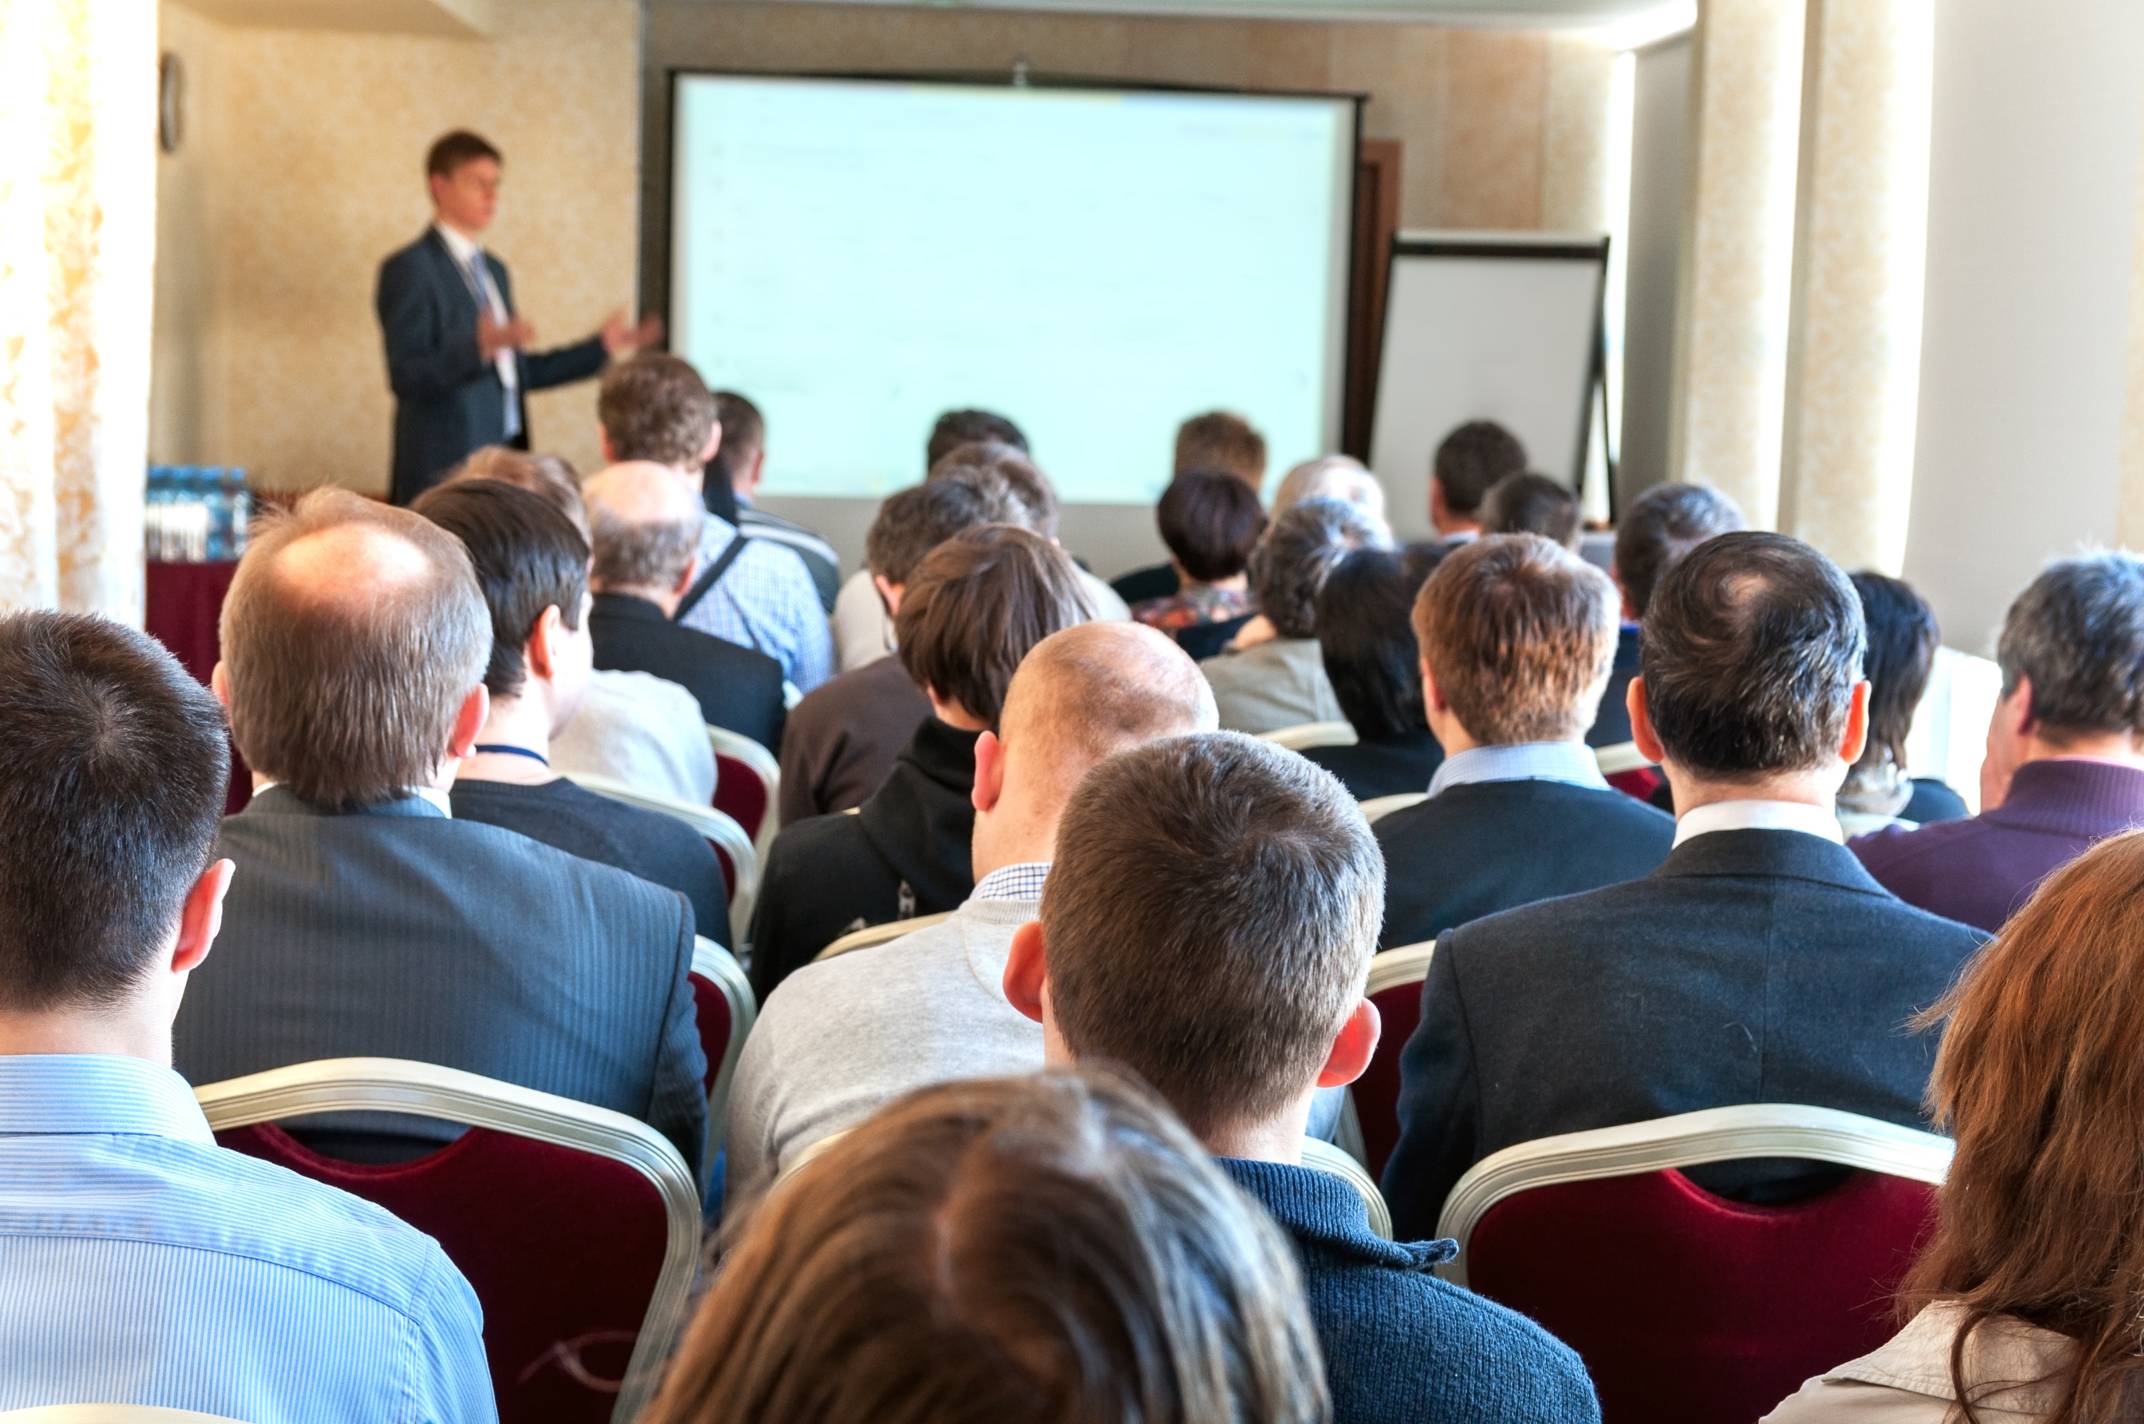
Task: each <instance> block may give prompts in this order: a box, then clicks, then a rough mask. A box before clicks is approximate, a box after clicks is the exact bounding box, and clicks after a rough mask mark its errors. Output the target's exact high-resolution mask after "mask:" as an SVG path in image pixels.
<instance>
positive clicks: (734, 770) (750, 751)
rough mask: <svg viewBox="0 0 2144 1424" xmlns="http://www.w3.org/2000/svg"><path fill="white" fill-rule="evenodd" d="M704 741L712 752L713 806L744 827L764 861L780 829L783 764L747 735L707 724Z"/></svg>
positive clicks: (761, 859)
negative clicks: (713, 760)
mask: <svg viewBox="0 0 2144 1424" xmlns="http://www.w3.org/2000/svg"><path fill="white" fill-rule="evenodd" d="M707 744H708V746H709V747H711V748H713V749H714V753H715V809H716V810H717V811H720V812H722V813H723V814H724V815H726V816H728V817H729V818H730V819H731V820H733V821H735V822H736V823H737V824H738V825H740V826H742V827H744V833H745V834H746V835H748V836H750V837H751V838H752V849H753V850H755V851H757V852H758V853H759V859H760V863H761V864H765V863H766V859H767V851H768V850H769V849H770V848H771V847H772V846H773V845H774V833H775V832H776V831H778V830H780V829H781V811H780V807H781V804H782V766H781V763H780V762H778V761H776V760H775V759H774V753H772V752H770V751H768V750H767V749H766V748H765V747H763V746H761V745H760V744H759V743H757V742H755V741H753V740H752V739H751V738H750V737H747V736H744V735H743V734H741V733H738V732H733V731H731V730H730V729H729V728H727V727H717V726H713V725H710V726H709V727H708V729H707Z"/></svg>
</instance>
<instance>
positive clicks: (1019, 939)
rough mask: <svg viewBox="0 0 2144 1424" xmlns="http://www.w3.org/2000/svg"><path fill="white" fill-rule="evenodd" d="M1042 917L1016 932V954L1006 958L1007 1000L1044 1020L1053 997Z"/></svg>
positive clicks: (1032, 1017)
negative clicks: (1050, 990) (1050, 987)
mask: <svg viewBox="0 0 2144 1424" xmlns="http://www.w3.org/2000/svg"><path fill="white" fill-rule="evenodd" d="M1045 949H1046V942H1045V939H1044V935H1043V931H1042V922H1041V921H1040V920H1029V921H1028V922H1027V923H1026V924H1024V925H1022V926H1020V928H1018V929H1016V930H1014V931H1013V932H1012V953H1011V954H1009V955H1007V956H1006V957H1005V983H1004V987H1005V1002H1006V1003H1008V1004H1011V1005H1012V1006H1013V1007H1014V1008H1016V1009H1018V1010H1019V1011H1020V1012H1021V1013H1022V1014H1024V1015H1025V1016H1026V1017H1028V1018H1031V1019H1033V1020H1034V1021H1035V1022H1036V1023H1038V1024H1039V1023H1041V1022H1042V1020H1043V1014H1044V1013H1045V1012H1046V1011H1047V1007H1048V996H1049V979H1050V975H1049V958H1048V955H1047V954H1046V953H1045Z"/></svg>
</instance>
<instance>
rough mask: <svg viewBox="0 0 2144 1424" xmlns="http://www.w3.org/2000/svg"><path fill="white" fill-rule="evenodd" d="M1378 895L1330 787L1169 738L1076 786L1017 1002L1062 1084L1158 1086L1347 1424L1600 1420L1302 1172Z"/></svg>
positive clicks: (1506, 1331) (1581, 1393)
mask: <svg viewBox="0 0 2144 1424" xmlns="http://www.w3.org/2000/svg"><path fill="white" fill-rule="evenodd" d="M1384 884H1385V869H1384V866H1383V865H1382V864H1381V863H1380V862H1379V860H1378V855H1377V846H1376V843H1375V842H1374V841H1373V840H1372V839H1371V838H1370V829H1369V827H1368V826H1367V825H1365V824H1364V823H1363V818H1362V813H1361V812H1360V811H1359V810H1357V809H1356V807H1355V806H1354V804H1353V803H1352V801H1351V800H1350V798H1349V797H1348V796H1347V794H1346V792H1345V791H1344V790H1343V789H1342V788H1341V787H1340V786H1339V784H1338V783H1336V782H1335V781H1333V779H1332V778H1331V777H1329V776H1327V775H1326V774H1324V773H1323V772H1321V771H1319V770H1317V769H1316V768H1314V767H1312V766H1310V765H1308V764H1307V763H1305V762H1304V761H1302V760H1301V759H1300V758H1298V757H1295V756H1293V755H1291V754H1289V753H1288V752H1286V751H1283V750H1281V749H1280V748H1278V747H1275V746H1271V745H1269V744H1266V743H1262V742H1258V741H1254V740H1252V739H1251V738H1248V737H1242V736H1234V735H1230V734H1228V733H1218V734H1215V733H1208V734H1205V735H1199V736H1180V737H1174V738H1171V739H1169V740H1166V741H1162V742H1158V743H1155V744H1153V745H1149V746H1145V747H1141V748H1138V749H1136V750H1131V751H1127V752H1124V753H1123V754H1122V755H1119V756H1116V757H1113V758H1111V759H1110V760H1108V761H1106V762H1104V763H1102V765H1100V766H1099V767H1097V768H1095V770H1094V771H1093V772H1092V773H1090V774H1089V775H1088V776H1087V778H1086V779H1085V780H1084V781H1083V782H1082V783H1081V784H1080V787H1079V790H1078V792H1077V793H1076V794H1074V795H1073V797H1072V799H1071V804H1070V805H1069V806H1068V807H1067V808H1066V809H1065V811H1064V813H1063V816H1062V819H1061V821H1060V823H1059V825H1058V830H1057V840H1056V851H1055V858H1054V860H1053V862H1052V864H1051V867H1050V876H1049V880H1048V881H1047V883H1046V884H1045V885H1044V886H1043V888H1042V904H1041V907H1040V919H1039V922H1030V923H1028V924H1025V925H1022V926H1021V927H1020V929H1019V930H1018V932H1017V933H1016V934H1015V935H1014V936H1013V941H1012V947H1011V950H1010V954H1009V957H1008V959H1007V962H1006V966H1005V972H1004V990H1005V996H1006V998H1007V999H1008V1000H1010V1001H1011V1003H1012V1005H1013V1006H1014V1007H1015V1008H1017V1009H1018V1010H1020V1012H1022V1013H1023V1014H1025V1015H1027V1016H1028V1017H1029V1018H1032V1019H1034V1020H1036V1021H1038V1022H1039V1023H1041V1024H1042V1025H1043V1039H1044V1042H1045V1044H1046V1045H1047V1052H1048V1061H1049V1062H1050V1063H1051V1064H1052V1065H1059V1064H1068V1063H1082V1062H1090V1061H1091V1062H1097V1063H1099V1062H1108V1063H1114V1064H1118V1065H1121V1066H1123V1067H1124V1068H1127V1069H1129V1070H1130V1071H1131V1072H1132V1073H1133V1074H1135V1075H1136V1076H1137V1077H1139V1078H1140V1079H1141V1080H1143V1081H1145V1082H1146V1083H1148V1084H1149V1085H1151V1086H1152V1087H1153V1088H1154V1089H1155V1091H1156V1092H1158V1093H1159V1094H1160V1095H1161V1096H1162V1097H1163V1098H1164V1099H1165V1100H1167V1102H1168V1103H1169V1105H1170V1106H1171V1107H1172V1108H1174V1109H1175V1110H1176V1112H1177V1115H1178V1116H1180V1117H1181V1118H1182V1119H1183V1120H1184V1125H1185V1126H1187V1127H1189V1128H1190V1129H1191V1130H1192V1131H1193V1132H1194V1133H1196V1134H1197V1135H1198V1136H1199V1138H1200V1140H1201V1141H1202V1142H1203V1143H1204V1144H1205V1145H1206V1147H1207V1148H1208V1150H1210V1151H1211V1152H1213V1153H1214V1154H1215V1155H1216V1156H1217V1157H1219V1158H1220V1159H1221V1166H1222V1168H1223V1169H1224V1170H1226V1171H1227V1173H1228V1174H1229V1176H1230V1177H1231V1178H1232V1179H1233V1180H1234V1181H1235V1182H1236V1184H1237V1185H1238V1186H1240V1187H1242V1188H1243V1189H1244V1191H1246V1192H1248V1193H1249V1194H1250V1195H1251V1196H1252V1197H1254V1198H1256V1199H1257V1200H1258V1201H1259V1202H1260V1203H1261V1204H1262V1205H1263V1206H1265V1208H1266V1209H1267V1211H1269V1212H1270V1213H1271V1214H1272V1216H1273V1219H1274V1220H1275V1221H1276V1222H1278V1223H1279V1225H1280V1227H1281V1229H1282V1230H1283V1231H1285V1232H1286V1233H1287V1234H1288V1236H1289V1237H1290V1239H1291V1241H1292V1243H1293V1244H1294V1246H1295V1248H1296V1252H1297V1257H1298V1260H1299V1262H1300V1263H1301V1265H1302V1268H1303V1285H1304V1294H1305V1298H1306V1300H1307V1302H1308V1304H1309V1306H1310V1312H1311V1318H1312V1320H1313V1321H1314V1322H1315V1324H1316V1325H1317V1329H1318V1336H1319V1341H1320V1343H1321V1344H1322V1345H1323V1347H1324V1351H1325V1360H1326V1380H1327V1383H1328V1385H1329V1386H1330V1388H1331V1390H1332V1405H1333V1412H1332V1417H1333V1420H1334V1421H1335V1424H1392V1421H1399V1420H1436V1421H1439V1424H1492V1421H1505V1420H1517V1419H1525V1420H1531V1421H1540V1424H1593V1421H1597V1420H1598V1419H1599V1418H1600V1408H1599V1406H1598V1404H1597V1403H1596V1402H1595V1400H1594V1397H1593V1389H1592V1386H1591V1385H1590V1383H1588V1381H1587V1379H1586V1371H1585V1367H1584V1365H1582V1364H1580V1363H1579V1360H1578V1357H1577V1356H1575V1355H1573V1354H1572V1353H1571V1352H1570V1350H1568V1349H1566V1348H1565V1347H1563V1346H1562V1345H1560V1344H1558V1343H1557V1342H1556V1341H1555V1340H1554V1339H1552V1338H1551V1337H1550V1336H1549V1335H1548V1334H1547V1333H1546V1332H1544V1331H1543V1330H1542V1329H1541V1328H1540V1327H1539V1326H1537V1325H1535V1324H1534V1323H1533V1322H1531V1321H1529V1320H1527V1319H1526V1318H1525V1317H1523V1316H1520V1315H1517V1314H1515V1313H1513V1312H1511V1311H1508V1310H1505V1309H1504V1308H1503V1307H1501V1306H1497V1305H1493V1304H1491V1303H1490V1302H1488V1301H1486V1300H1483V1299H1482V1298H1480V1297H1479V1296H1476V1295H1473V1294H1471V1293H1470V1292H1468V1291H1465V1290H1461V1289H1459V1288H1458V1287H1456V1286H1451V1285H1447V1284H1445V1283H1444V1282H1442V1281H1439V1280H1437V1279H1436V1278H1435V1277H1434V1276H1432V1275H1431V1274H1430V1273H1429V1271H1428V1269H1427V1267H1428V1265H1429V1264H1430V1263H1432V1262H1434V1261H1437V1260H1441V1259H1445V1258H1447V1257H1449V1255H1450V1254H1451V1243H1450V1242H1435V1243H1432V1242H1429V1241H1414V1242H1407V1241H1405V1240H1404V1238H1403V1240H1402V1241H1401V1242H1392V1241H1386V1240H1384V1239H1382V1238H1380V1237H1378V1236H1377V1235H1375V1234H1373V1232H1372V1231H1371V1229H1370V1227H1369V1224H1368V1221H1367V1219H1366V1216H1365V1213H1364V1209H1363V1205H1362V1201H1361V1199H1360V1198H1359V1197H1357V1196H1356V1195H1355V1193H1354V1192H1353V1191H1352V1190H1351V1189H1350V1188H1349V1187H1348V1186H1347V1185H1346V1184H1345V1183H1343V1182H1340V1181H1338V1180H1336V1179H1335V1178H1333V1177H1331V1176H1328V1175H1327V1174H1325V1173H1323V1172H1319V1171H1316V1170H1314V1169H1311V1168H1307V1167H1305V1166H1303V1165H1302V1150H1303V1138H1304V1135H1305V1127H1306V1125H1307V1124H1308V1122H1309V1119H1310V1115H1311V1105H1312V1100H1313V1098H1314V1097H1315V1095H1316V1093H1317V1091H1318V1090H1319V1089H1320V1088H1326V1087H1332V1086H1336V1085H1339V1084H1344V1083H1347V1082H1350V1081H1352V1080H1353V1079H1355V1078H1356V1077H1358V1076H1359V1075H1360V1074H1361V1073H1362V1071H1363V1069H1364V1068H1365V1067H1367V1066H1368V1064H1369V1062H1370V1057H1371V1054H1372V1053H1373V1052H1374V1051H1375V1049H1376V1047H1377V1037H1378V1019H1377V1009H1376V1006H1375V1005H1373V1004H1371V1003H1370V1002H1369V1000H1367V999H1366V998H1364V997H1363V978H1364V975H1365V974H1366V973H1367V972H1368V970H1369V964H1370V956H1371V954H1372V952H1373V951H1374V950H1375V949H1376V945H1377V918H1378V909H1379V903H1380V901H1381V900H1382V898H1383V891H1384ZM747 1051H749V1050H747Z"/></svg>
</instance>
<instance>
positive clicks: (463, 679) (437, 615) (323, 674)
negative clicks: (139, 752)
mask: <svg viewBox="0 0 2144 1424" xmlns="http://www.w3.org/2000/svg"><path fill="white" fill-rule="evenodd" d="M256 530H257V532H256V533H255V534H254V535H253V537H252V540H251V542H250V543H249V544H248V545H247V547H246V552H245V556H244V557H243V558H241V559H240V560H239V561H238V574H237V576H236V577H235V578H233V579H232V581H231V591H230V593H229V594H228V595H227V596H226V597H225V599H224V601H223V617H222V621H221V623H220V625H219V631H220V636H221V639H222V643H223V671H224V679H225V682H226V684H227V691H228V695H229V698H230V709H231V737H232V740H234V741H236V742H237V743H238V750H239V753H240V755H242V756H244V757H245V759H246V763H247V765H249V766H250V767H252V769H253V770H254V771H255V772H256V773H257V774H259V775H262V776H265V777H268V778H270V779H271V780H274V781H277V782H280V783H281V784H282V785H284V786H285V787H287V788H289V790H290V791H291V792H292V793H293V794H294V795H296V796H297V797H298V798H299V799H301V800H303V801H305V802H307V803H308V804H310V805H312V806H315V807H317V808H319V809H321V810H325V811H347V810H353V809H356V808H358V807H362V806H369V805H375V804H377V803H379V802H382V801H390V800H393V799H394V798H396V797H398V796H401V795H404V794H406V793H407V791H408V790H409V788H411V787H413V786H421V785H424V784H426V783H428V782H429V781H430V780H431V779H432V777H433V775H434V773H435V772H436V771H437V769H438V767H439V764H440V762H441V761H442V760H443V759H444V758H445V756H446V750H447V743H448V740H449V738H450V736H451V734H452V731H453V726H454V717H455V714H456V713H457V712H458V711H459V710H460V708H461V704H462V701H463V699H464V698H466V697H467V696H468V694H469V690H470V689H471V688H472V687H474V686H475V685H476V684H477V682H478V681H479V680H481V679H482V677H483V676H484V668H485V664H486V663H487V662H488V661H489V659H490V656H491V613H490V610H489V609H487V608H486V607H485V606H484V598H483V595H482V593H481V592H480V591H479V590H478V588H477V581H476V571H475V569H474V568H473V567H472V565H471V563H470V560H469V551H468V550H466V549H464V548H463V547H462V543H461V540H459V539H457V538H455V537H454V536H453V535H452V534H449V533H447V531H445V530H444V529H441V528H439V527H438V526H437V525H435V524H433V523H432V522H431V521H430V520H428V519H426V518H424V517H423V516H422V515H419V514H415V513H412V512H411V511H409V510H406V509H396V508H393V507H392V506H389V505H383V504H379V503H377V502H375V501H373V500H369V499H363V498H361V497H359V496H357V495H354V494H351V493H350V492H348V491H347V490H335V489H322V490H315V491H313V492H312V493H311V494H308V495H306V496H305V497H304V498H302V499H300V500H299V501H298V502H297V504H295V505H294V506H292V508H291V510H290V512H289V513H288V514H287V515H283V516H279V517H275V516H272V517H270V518H267V519H264V520H262V521H261V522H260V523H259V524H258V525H257V526H256Z"/></svg>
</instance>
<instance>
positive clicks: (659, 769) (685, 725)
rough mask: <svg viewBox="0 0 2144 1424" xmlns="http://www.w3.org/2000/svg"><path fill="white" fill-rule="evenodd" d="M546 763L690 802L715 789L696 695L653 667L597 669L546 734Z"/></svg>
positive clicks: (701, 802) (712, 754)
mask: <svg viewBox="0 0 2144 1424" xmlns="http://www.w3.org/2000/svg"><path fill="white" fill-rule="evenodd" d="M551 765H552V767H553V768H554V769H555V770H557V771H560V772H563V773H564V774H566V775H567V776H572V775H574V774H576V773H580V774H584V775H588V776H602V777H608V778H609V779H610V780H612V781H622V782H624V783H625V784H626V785H627V786H630V787H632V788H633V789H634V790H635V791H640V792H644V793H646V794H648V795H650V796H668V797H670V798H671V799H673V800H677V801H686V802H690V803H691V804H693V805H695V806H705V805H706V804H707V803H708V802H709V801H710V800H712V799H713V797H714V794H715V752H714V748H713V747H712V746H711V745H709V743H708V740H707V724H706V723H705V722H703V721H701V720H700V703H699V700H698V699H697V698H695V697H694V696H693V695H692V694H691V693H690V692H687V691H686V690H685V689H684V688H682V687H679V686H678V685H677V684H676V683H674V682H665V681H664V680H663V679H661V678H659V677H656V676H655V675H654V674H652V673H645V672H617V671H608V672H606V671H604V670H602V669H598V670H597V671H596V672H595V673H594V674H593V675H592V676H591V677H590V678H589V679H588V691H587V693H586V694H585V695H584V696H583V697H582V698H581V705H580V706H579V707H578V708H576V709H575V710H574V713H573V716H572V718H571V719H570V720H569V721H568V722H567V723H566V725H565V726H564V727H563V728H561V729H559V731H558V732H556V733H555V734H553V736H552V738H551Z"/></svg>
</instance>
